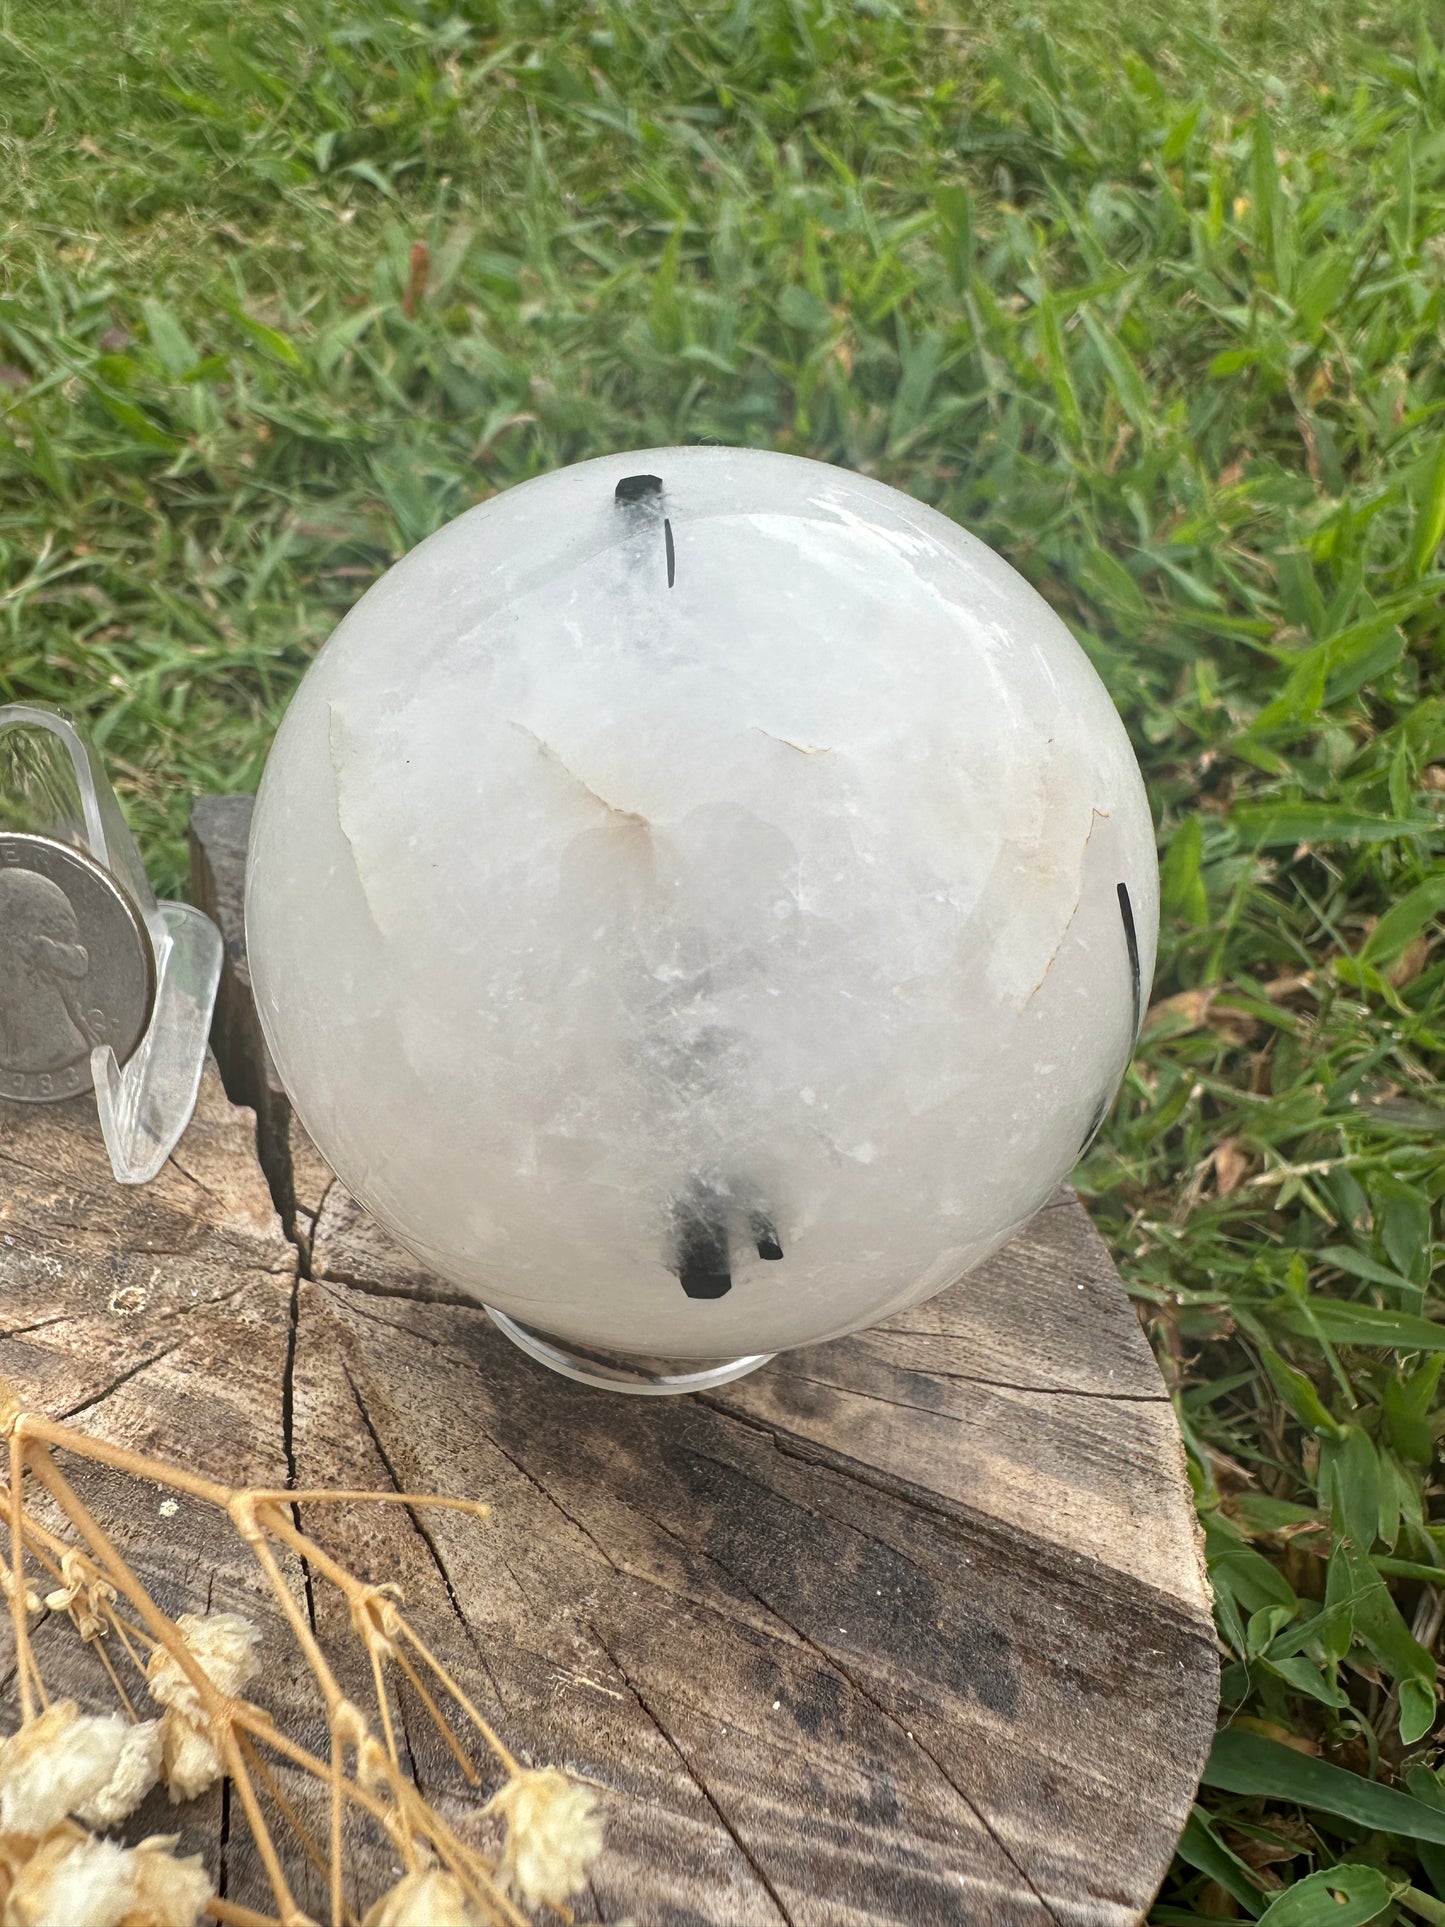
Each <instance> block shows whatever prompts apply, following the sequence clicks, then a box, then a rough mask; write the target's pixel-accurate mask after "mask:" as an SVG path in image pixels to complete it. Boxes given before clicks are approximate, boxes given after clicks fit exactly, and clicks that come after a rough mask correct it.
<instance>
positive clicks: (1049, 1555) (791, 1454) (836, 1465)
mask: <svg viewBox="0 0 1445 1927" xmlns="http://www.w3.org/2000/svg"><path fill="white" fill-rule="evenodd" d="M693 1397H694V1398H695V1399H696V1400H697V1402H698V1404H700V1405H706V1406H708V1407H709V1408H710V1409H711V1410H713V1411H715V1412H717V1413H718V1414H719V1415H720V1416H722V1417H726V1418H729V1419H732V1420H733V1421H734V1422H735V1423H737V1424H738V1425H742V1426H746V1427H747V1428H748V1429H749V1430H750V1431H753V1432H757V1433H759V1434H760V1435H761V1436H762V1437H764V1438H766V1439H767V1440H768V1441H769V1442H770V1443H771V1444H772V1446H773V1448H774V1450H775V1451H777V1452H779V1453H781V1454H782V1456H783V1457H784V1458H788V1459H793V1460H795V1461H796V1462H797V1463H798V1464H799V1465H804V1466H808V1467H813V1468H817V1469H819V1470H821V1471H825V1472H827V1473H829V1474H831V1475H832V1476H833V1477H835V1478H839V1479H843V1480H847V1481H849V1482H851V1483H852V1484H855V1485H861V1486H866V1487H868V1488H869V1489H870V1490H871V1491H874V1492H880V1493H883V1494H884V1495H885V1496H887V1497H888V1498H889V1499H891V1500H893V1501H894V1503H895V1504H901V1505H903V1506H906V1507H907V1508H908V1509H909V1510H911V1511H915V1512H919V1513H922V1514H923V1515H924V1516H925V1517H927V1518H931V1519H935V1520H937V1521H939V1522H940V1523H941V1524H943V1525H945V1526H947V1527H948V1528H949V1529H950V1530H951V1531H955V1532H956V1531H957V1530H958V1529H959V1528H960V1527H961V1526H962V1527H966V1528H967V1529H968V1530H969V1531H971V1532H976V1533H978V1534H979V1535H980V1537H982V1538H985V1539H987V1540H988V1541H989V1542H990V1543H993V1544H997V1545H999V1546H1002V1547H1004V1548H1006V1549H1007V1550H1008V1551H1009V1552H1010V1553H1011V1555H1012V1557H1013V1558H1014V1559H1015V1560H1017V1559H1018V1558H1019V1557H1020V1555H1021V1554H1022V1553H1024V1552H1025V1551H1026V1550H1031V1551H1032V1552H1033V1554H1034V1556H1035V1557H1036V1558H1037V1559H1038V1560H1039V1562H1040V1564H1042V1565H1045V1566H1047V1565H1054V1566H1056V1565H1057V1563H1058V1551H1057V1548H1056V1547H1055V1546H1053V1545H1051V1544H1050V1543H1049V1542H1048V1541H1047V1540H1040V1539H1037V1538H1036V1537H1035V1535H1034V1534H1032V1533H1030V1532H1028V1531H1026V1530H1025V1529H1024V1528H1023V1527H1022V1526H1017V1525H1012V1524H1009V1523H1008V1522H1006V1521H1004V1520H1001V1519H998V1518H996V1517H995V1516H994V1515H993V1514H991V1513H987V1512H981V1511H979V1510H978V1509H977V1508H976V1507H974V1506H970V1505H965V1504H964V1503H963V1502H962V1501H961V1500H957V1499H949V1498H947V1497H945V1496H944V1495H943V1494H941V1493H936V1492H930V1491H928V1490H927V1489H926V1488H924V1487H922V1486H917V1485H914V1484H913V1483H912V1481H911V1480H908V1479H905V1478H903V1477H902V1475H901V1474H896V1473H889V1472H886V1471H884V1470H883V1469H882V1468H880V1467H878V1466H872V1465H867V1464H865V1463H864V1462H863V1461H862V1460H860V1459H854V1458H850V1457H849V1456H848V1455H847V1454H846V1453H844V1452H840V1451H837V1450H835V1449H834V1448H833V1447H831V1446H826V1445H820V1444H818V1443H817V1442H816V1441H812V1440H803V1439H801V1438H800V1437H799V1436H798V1435H797V1434H794V1433H789V1432H785V1431H784V1430H783V1429H782V1428H781V1426H779V1425H777V1424H775V1423H774V1422H772V1421H771V1420H769V1419H767V1418H763V1417H760V1416H758V1415H757V1414H754V1413H751V1412H743V1411H739V1410H736V1409H735V1408H734V1407H732V1406H730V1405H728V1404H725V1403H724V1402H723V1400H724V1398H725V1397H726V1393H725V1392H722V1391H719V1392H695V1393H694V1394H693ZM1074 1565H1075V1569H1076V1570H1084V1569H1087V1570H1088V1571H1089V1572H1090V1573H1091V1574H1093V1575H1096V1576H1097V1577H1098V1578H1100V1579H1102V1580H1106V1581H1108V1582H1109V1583H1111V1584H1113V1585H1116V1586H1117V1585H1121V1584H1123V1585H1126V1586H1127V1587H1128V1589H1129V1591H1130V1593H1131V1594H1133V1595H1134V1596H1135V1597H1136V1598H1138V1599H1140V1600H1141V1601H1147V1608H1148V1611H1149V1613H1150V1615H1151V1616H1152V1617H1158V1618H1161V1619H1165V1620H1167V1621H1168V1622H1169V1623H1170V1624H1171V1625H1172V1626H1173V1627H1174V1628H1175V1629H1176V1630H1177V1631H1179V1632H1182V1633H1186V1634H1188V1635H1189V1636H1191V1637H1192V1638H1194V1639H1196V1640H1197V1641H1198V1642H1199V1643H1200V1645H1201V1646H1203V1647H1204V1648H1207V1649H1208V1650H1209V1651H1210V1652H1211V1653H1212V1652H1213V1651H1214V1650H1215V1638H1216V1636H1215V1632H1214V1627H1213V1622H1212V1621H1211V1620H1205V1619H1202V1618H1200V1617H1199V1616H1198V1615H1197V1614H1195V1613H1193V1612H1191V1611H1190V1610H1189V1609H1188V1606H1187V1604H1186V1602H1185V1601H1183V1600H1180V1599H1177V1598H1175V1597H1174V1596H1173V1595H1172V1594H1170V1593H1167V1592H1164V1591H1163V1590H1162V1589H1160V1588H1159V1587H1157V1586H1153V1585H1151V1584H1150V1583H1149V1581H1148V1580H1146V1579H1140V1578H1136V1577H1134V1576H1133V1575H1131V1574H1126V1573H1123V1572H1121V1571H1120V1569H1119V1568H1118V1567H1116V1566H1109V1565H1104V1564H1102V1563H1101V1562H1100V1561H1098V1560H1096V1559H1091V1558H1088V1557H1086V1555H1084V1554H1082V1553H1076V1554H1075V1555H1074Z"/></svg>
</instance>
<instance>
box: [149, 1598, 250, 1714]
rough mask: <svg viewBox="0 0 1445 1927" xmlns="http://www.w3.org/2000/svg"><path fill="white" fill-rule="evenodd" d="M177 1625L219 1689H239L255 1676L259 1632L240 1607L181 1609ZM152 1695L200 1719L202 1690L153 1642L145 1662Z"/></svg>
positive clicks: (178, 1662) (179, 1631)
mask: <svg viewBox="0 0 1445 1927" xmlns="http://www.w3.org/2000/svg"><path fill="white" fill-rule="evenodd" d="M176 1631H177V1632H178V1633H179V1634H180V1636H181V1638H182V1639H183V1640H184V1641H185V1642H186V1645H187V1646H188V1647H189V1648H190V1650H191V1652H192V1653H193V1654H194V1655H195V1657H196V1659H197V1660H198V1661H199V1662H200V1665H201V1669H202V1671H203V1672H204V1673H205V1674H206V1676H207V1678H208V1679H209V1680H210V1681H211V1683H212V1685H213V1686H215V1687H216V1689H217V1690H218V1691H219V1692H222V1693H239V1692H240V1691H241V1689H242V1687H244V1686H247V1685H249V1683H250V1681H251V1680H252V1679H253V1678H254V1677H255V1673H256V1666H257V1659H256V1647H257V1644H258V1643H259V1641H260V1638H261V1634H260V1631H259V1629H258V1628H257V1627H255V1626H253V1625H252V1623H251V1621H250V1620H249V1619H247V1618H246V1616H245V1614H244V1613H182V1614H181V1616H180V1618H179V1619H178V1620H177V1621H176ZM146 1680H147V1683H148V1684H149V1686H150V1690H151V1697H152V1699H158V1700H159V1701H160V1703H161V1705H162V1706H172V1707H174V1708H175V1709H176V1711H177V1712H179V1713H183V1714H184V1715H185V1716H186V1718H187V1719H189V1720H203V1719H204V1718H205V1717H206V1716H205V1711H204V1709H203V1708H202V1706H201V1696H200V1694H199V1693H198V1692H197V1691H196V1689H195V1687H194V1686H192V1684H191V1682H190V1681H189V1680H188V1679H187V1678H186V1675H185V1673H184V1672H183V1671H182V1670H181V1664H180V1661H179V1660H177V1659H173V1658H172V1657H171V1655H170V1654H169V1653H168V1652H167V1651H166V1649H165V1647H164V1646H157V1648H156V1650H155V1651H154V1652H153V1653H152V1654H151V1658H150V1664H149V1665H148V1666H147V1667H146Z"/></svg>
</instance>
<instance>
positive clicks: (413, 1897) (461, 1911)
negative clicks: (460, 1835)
mask: <svg viewBox="0 0 1445 1927" xmlns="http://www.w3.org/2000/svg"><path fill="white" fill-rule="evenodd" d="M361 1927H482V1917H481V1915H480V1914H479V1913H477V1911H476V1909H475V1908H474V1907H473V1906H472V1903H471V1902H470V1901H469V1900H468V1899H467V1893H466V1889H465V1887H463V1885H462V1883H461V1881H460V1880H458V1879H457V1877H456V1875H455V1874H450V1873H443V1872H442V1870H441V1869H440V1867H424V1868H423V1869H422V1870H421V1872H420V1873H409V1874H407V1875H406V1876H405V1878H404V1879H402V1880H398V1881H397V1883H396V1885H395V1886H394V1887H388V1889H387V1890H386V1892H385V1893H384V1894H383V1895H382V1896H381V1898H380V1899H379V1900H377V1901H375V1902H374V1903H373V1904H372V1906H370V1907H369V1908H368V1909H367V1911H366V1914H365V1916H364V1917H363V1919H362V1922H361Z"/></svg>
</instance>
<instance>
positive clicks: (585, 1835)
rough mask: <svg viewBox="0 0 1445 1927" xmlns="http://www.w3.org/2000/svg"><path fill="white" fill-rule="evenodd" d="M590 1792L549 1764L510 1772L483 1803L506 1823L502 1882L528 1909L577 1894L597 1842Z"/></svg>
mask: <svg viewBox="0 0 1445 1927" xmlns="http://www.w3.org/2000/svg"><path fill="white" fill-rule="evenodd" d="M596 1805H597V1801H596V1797H595V1795H593V1794H591V1793H589V1792H588V1791H587V1789H586V1788H585V1787H580V1786H574V1785H573V1784H572V1782H571V1781H570V1780H569V1779H568V1778H567V1776H566V1775H565V1774H563V1773H558V1772H556V1771H555V1769H553V1768H552V1767H542V1768H536V1769H527V1770H525V1771H523V1772H521V1773H515V1774H513V1776H512V1778H511V1779H510V1780H508V1781H507V1783H506V1785H505V1786H504V1787H503V1788H502V1789H501V1790H500V1792H498V1793H494V1794H493V1795H492V1797H491V1799H490V1800H489V1801H488V1802H487V1805H486V1811H487V1812H488V1813H491V1812H497V1813H500V1814H501V1815H502V1817H503V1819H504V1820H505V1821H506V1823H507V1838H506V1844H505V1846H504V1847H503V1849H502V1860H501V1866H500V1868H499V1870H498V1871H499V1873H500V1877H501V1880H502V1884H503V1885H504V1886H505V1887H507V1888H508V1889H509V1890H510V1891H511V1892H513V1893H516V1894H518V1895H520V1896H521V1898H522V1899H523V1900H524V1901H525V1902H526V1904H527V1905H528V1906H529V1907H535V1906H536V1905H537V1904H538V1902H539V1901H548V1902H550V1903H551V1905H552V1906H554V1907H558V1906H561V1904H562V1903H563V1902H564V1901H565V1900H566V1898H567V1896H568V1895H569V1894H574V1893H576V1891H577V1889H578V1888H579V1887H580V1886H581V1885H582V1883H583V1881H584V1880H585V1879H586V1877H587V1869H588V1867H589V1866H590V1865H591V1863H592V1861H593V1860H594V1858H595V1857H596V1855H597V1853H598V1852H599V1851H600V1849H601V1846H602V1822H601V1821H600V1820H599V1819H598V1817H597V1814H596V1811H595V1808H596Z"/></svg>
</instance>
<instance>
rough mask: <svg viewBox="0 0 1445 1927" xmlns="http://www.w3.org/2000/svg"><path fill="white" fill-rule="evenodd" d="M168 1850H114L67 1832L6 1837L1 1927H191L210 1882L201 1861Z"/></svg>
mask: <svg viewBox="0 0 1445 1927" xmlns="http://www.w3.org/2000/svg"><path fill="white" fill-rule="evenodd" d="M174 1844H175V1836H174V1835H173V1834H172V1835H170V1836H168V1837H166V1838H155V1839H150V1840H143V1841H142V1842H141V1844H140V1846H138V1847H120V1846H117V1845H116V1844H115V1843H114V1842H113V1841H110V1840H97V1839H96V1838H95V1837H94V1835H92V1834H88V1833H82V1832H81V1830H80V1829H79V1828H78V1827H75V1826H70V1825H64V1826H61V1827H57V1828H55V1829H53V1830H52V1831H51V1832H50V1833H48V1834H45V1835H44V1836H42V1837H40V1838H36V1837H35V1836H33V1835H26V1834H9V1835H6V1836H4V1850H3V1852H0V1861H3V1863H4V1866H5V1869H6V1871H7V1872H9V1873H11V1874H12V1876H13V1877H12V1879H11V1883H10V1889H9V1892H8V1893H7V1894H6V1896H5V1909H4V1921H5V1927H196V1922H197V1920H198V1919H199V1917H200V1913H201V1910H202V1908H203V1907H204V1906H205V1904H206V1902H207V1901H208V1900H209V1899H210V1897H211V1892H212V1887H211V1882H210V1879H209V1878H208V1876H207V1874H206V1872H205V1869H204V1868H203V1867H202V1865H201V1860H200V1856H199V1854H197V1855H195V1856H194V1857H193V1858H191V1859H189V1860H177V1859H175V1858H174V1857H173V1856H172V1854H171V1851H170V1850H171V1848H172V1847H173V1846H174Z"/></svg>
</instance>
